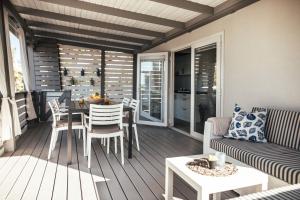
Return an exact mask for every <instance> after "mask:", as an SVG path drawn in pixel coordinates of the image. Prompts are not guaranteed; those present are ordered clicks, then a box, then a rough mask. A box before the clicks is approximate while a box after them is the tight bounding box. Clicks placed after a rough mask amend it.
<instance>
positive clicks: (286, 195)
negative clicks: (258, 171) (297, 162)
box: [231, 184, 300, 200]
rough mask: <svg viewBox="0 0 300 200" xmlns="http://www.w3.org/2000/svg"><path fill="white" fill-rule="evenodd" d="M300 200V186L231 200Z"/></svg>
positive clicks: (289, 186) (290, 186) (286, 187)
mask: <svg viewBox="0 0 300 200" xmlns="http://www.w3.org/2000/svg"><path fill="white" fill-rule="evenodd" d="M291 199H295V200H296V199H300V184H296V185H288V186H284V187H280V188H276V189H272V190H268V191H264V192H257V193H254V194H249V195H245V196H241V197H236V198H232V199H231V200H291Z"/></svg>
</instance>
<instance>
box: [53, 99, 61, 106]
mask: <svg viewBox="0 0 300 200" xmlns="http://www.w3.org/2000/svg"><path fill="white" fill-rule="evenodd" d="M54 100H55V104H56V106H57V107H59V105H60V103H59V101H58V99H54Z"/></svg>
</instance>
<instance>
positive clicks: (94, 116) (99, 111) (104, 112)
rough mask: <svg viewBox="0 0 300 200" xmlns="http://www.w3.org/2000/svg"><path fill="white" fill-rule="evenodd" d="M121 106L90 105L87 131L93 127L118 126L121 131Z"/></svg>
mask: <svg viewBox="0 0 300 200" xmlns="http://www.w3.org/2000/svg"><path fill="white" fill-rule="evenodd" d="M122 117H123V104H115V105H96V104H90V113H89V129H90V130H91V129H92V126H93V125H114V124H116V125H119V127H120V129H122V126H123V124H122Z"/></svg>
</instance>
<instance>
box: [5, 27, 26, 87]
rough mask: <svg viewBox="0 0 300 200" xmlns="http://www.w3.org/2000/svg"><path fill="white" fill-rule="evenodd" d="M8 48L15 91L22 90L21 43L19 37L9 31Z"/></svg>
mask: <svg viewBox="0 0 300 200" xmlns="http://www.w3.org/2000/svg"><path fill="white" fill-rule="evenodd" d="M9 39H10V45H11V46H10V48H11V54H12V61H13V69H14V77H15V91H16V92H22V91H24V90H25V87H24V81H23V71H22V64H21V63H22V62H21V45H20V40H19V38H18V37H17V36H16V35H15V34H13V33H12V32H9Z"/></svg>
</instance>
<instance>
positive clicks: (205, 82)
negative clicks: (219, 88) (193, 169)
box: [194, 43, 217, 134]
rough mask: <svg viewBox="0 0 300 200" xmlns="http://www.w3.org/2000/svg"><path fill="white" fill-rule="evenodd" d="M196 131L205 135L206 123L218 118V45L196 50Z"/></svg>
mask: <svg viewBox="0 0 300 200" xmlns="http://www.w3.org/2000/svg"><path fill="white" fill-rule="evenodd" d="M194 53H195V56H194V66H195V105H194V109H195V110H194V119H195V120H194V130H195V132H198V133H201V134H203V133H204V123H205V121H206V120H207V118H209V117H213V116H216V54H217V47H216V44H215V43H214V44H211V45H207V46H203V47H199V48H196V49H195V52H194Z"/></svg>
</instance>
